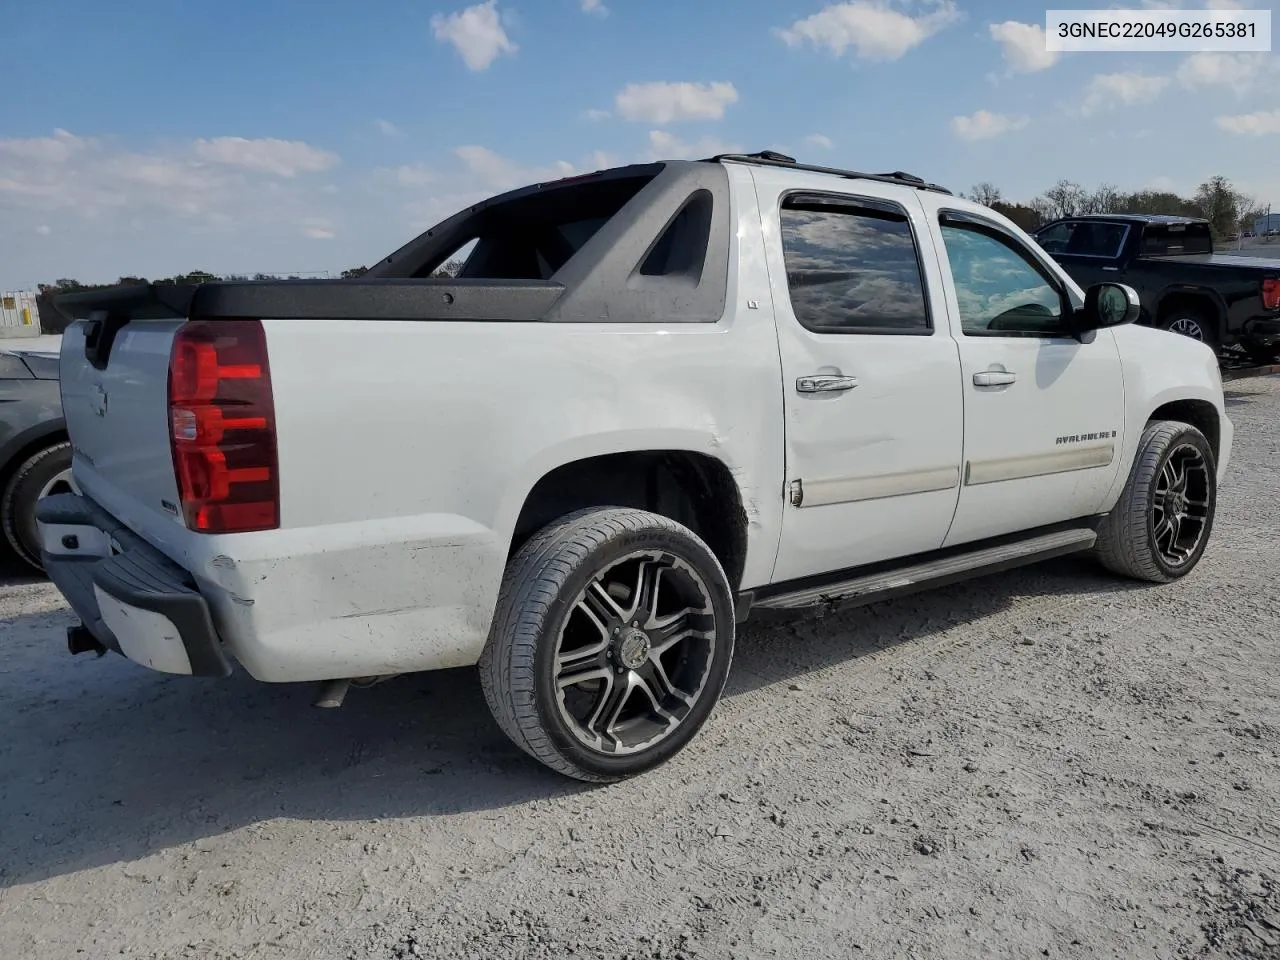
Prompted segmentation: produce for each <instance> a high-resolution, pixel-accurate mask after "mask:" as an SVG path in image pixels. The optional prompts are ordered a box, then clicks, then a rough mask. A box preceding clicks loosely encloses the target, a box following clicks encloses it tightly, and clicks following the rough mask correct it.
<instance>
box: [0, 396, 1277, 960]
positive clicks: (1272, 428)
mask: <svg viewBox="0 0 1280 960" xmlns="http://www.w3.org/2000/svg"><path fill="white" fill-rule="evenodd" d="M1229 395H1230V403H1231V413H1232V417H1233V419H1234V420H1235V422H1236V428H1237V446H1236V451H1235V459H1234V463H1233V466H1232V468H1231V472H1230V476H1229V479H1228V485H1227V486H1226V487H1225V488H1224V490H1223V494H1222V500H1221V504H1220V512H1219V521H1218V526H1217V529H1216V530H1215V536H1214V540H1213V542H1212V543H1211V545H1210V548H1209V552H1208V553H1207V555H1206V557H1205V559H1204V561H1203V563H1202V564H1201V566H1200V567H1199V569H1198V570H1197V572H1196V573H1195V574H1194V575H1193V576H1191V577H1190V578H1189V579H1188V580H1185V581H1183V582H1181V583H1179V584H1175V585H1172V586H1169V587H1161V588H1151V587H1135V586H1133V585H1130V584H1127V583H1122V582H1118V581H1116V580H1113V579H1109V578H1107V577H1106V576H1103V575H1100V574H1099V573H1098V572H1097V571H1096V570H1095V569H1094V568H1093V567H1092V566H1090V565H1089V564H1088V563H1087V562H1086V561H1081V560H1078V559H1071V560H1063V561H1058V562H1054V563H1051V564H1047V565H1043V566H1040V567H1036V568H1032V569H1028V570H1024V571H1019V572H1016V573H1012V574H1001V575H996V576H993V577H990V578H987V579H985V580H981V581H976V582H972V583H970V584H968V585H965V586H960V587H955V588H949V589H945V590H942V591H939V592H936V593H932V594H928V595H924V596H919V597H913V598H908V599H903V600H899V601H896V602H891V603H883V604H878V605H876V606H875V607H873V608H868V609H863V610H858V611H853V612H850V613H847V614H844V615H840V616H834V617H830V618H827V619H825V620H814V621H792V622H789V623H784V624H783V625H781V626H777V625H774V626H769V625H767V624H762V623H757V624H752V625H750V626H749V628H748V629H746V631H745V633H744V635H743V636H742V637H741V640H740V643H739V653H738V657H737V660H736V662H735V665H734V670H733V675H732V677H731V679H730V682H729V690H728V691H727V697H726V699H725V700H724V702H723V703H722V704H721V706H720V708H719V709H718V710H717V712H716V713H715V714H714V716H713V718H712V720H711V722H710V723H709V725H708V726H707V728H706V729H705V730H704V731H703V733H702V734H701V736H700V737H699V738H697V739H696V740H695V741H694V743H693V745H692V746H690V747H689V748H688V749H687V750H686V751H685V752H684V753H682V754H681V755H680V756H679V757H677V758H676V760H675V761H673V762H672V763H670V764H669V765H667V766H666V767H664V768H662V769H661V770H660V771H657V772H655V773H653V774H650V775H648V776H645V777H642V778H639V779H637V780H634V781H630V782H628V783H624V784H620V785H614V786H609V787H604V788H590V787H585V786H581V785H578V784H575V783H572V782H569V781H566V780H563V779H561V778H559V777H557V776H555V775H553V774H550V773H548V772H544V771H543V770H542V768H540V767H538V766H537V765H535V764H534V763H532V762H531V761H529V760H527V759H525V758H524V756H523V755H522V754H520V753H519V752H518V751H517V750H516V749H515V748H514V747H512V746H510V745H509V744H508V743H507V742H506V741H505V740H504V739H503V738H502V737H501V735H500V734H499V732H498V730H497V728H496V726H495V725H494V723H493V722H492V721H491V720H490V718H489V716H488V714H487V713H486V712H485V708H484V705H483V701H482V699H481V695H480V689H479V684H478V682H477V680H476V678H475V676H474V675H473V672H472V671H456V672H451V673H448V674H435V675H425V676H420V677H412V678H404V679H400V680H397V681H394V682H391V683H388V684H386V685H384V686H381V687H378V688H375V689H373V690H368V691H353V692H352V694H351V695H350V697H349V698H348V701H347V705H346V706H345V707H344V708H343V709H342V710H338V711H321V710H312V709H310V708H309V707H308V706H307V703H308V699H309V694H310V693H311V692H312V691H311V690H309V689H290V688H284V689H282V688H273V687H269V686H265V685H259V684H255V683H254V682H253V681H251V680H249V679H247V678H245V677H243V676H240V675H237V676H236V677H233V678H232V679H230V680H227V681H221V682H203V681H193V680H189V679H186V680H184V679H178V678H166V677H163V676H159V675H156V674H152V673H148V672H146V671H144V670H142V669H141V668H138V667H135V666H133V665H131V664H130V663H128V662H127V661H125V660H123V659H121V658H118V657H108V658H105V659H102V660H94V659H92V658H87V659H86V658H85V657H80V658H76V659H71V658H70V657H69V656H67V655H66V653H65V652H64V648H63V646H62V644H63V639H62V635H61V630H62V627H63V625H64V624H66V623H67V622H68V618H67V615H66V613H65V610H64V607H63V604H62V603H61V601H60V599H59V597H58V595H57V593H56V592H55V591H53V590H52V589H51V588H50V587H49V586H48V585H45V584H41V583H26V584H24V583H22V582H20V581H10V583H9V584H8V585H7V586H5V587H3V588H2V589H0V623H3V630H2V635H3V638H4V644H5V649H4V656H3V659H2V660H0V730H3V731H4V733H3V736H2V737H0V836H2V842H0V944H3V945H4V949H3V955H4V957H5V958H6V960H8V958H10V957H13V958H19V957H21V958H26V957H32V958H36V957H38V958H40V960H58V958H63V957H66V958H74V957H92V958H105V957H112V956H129V957H149V958H158V957H166V958H167V957H180V958H186V957H191V958H231V957H236V958H278V957H287V958H293V957H299V958H301V957H306V958H312V957H315V958H330V957H333V958H339V960H342V958H348V957H350V958H361V960H363V958H393V957H405V956H419V955H420V956H435V957H442V958H450V960H452V958H469V957H477V958H480V957H484V958H490V957H498V956H510V957H538V958H543V957H546V958H552V957H554V958H563V957H596V956H601V957H603V956H607V957H628V956H629V957H636V958H639V957H645V958H669V960H670V958H677V957H687V958H695V957H696V958H722V957H724V958H727V957H782V958H796V960H800V958H805V960H809V958H813V957H831V956H839V957H864V956H865V957H895V958H896V957H903V958H912V957H914V958H920V960H923V958H932V957H936V958H946V960H954V958H969V957H972V958H983V960H986V958H1003V957H1019V958H1026V957H1039V956H1049V957H1078V958H1082V960H1083V958H1090V960H1092V958H1099V957H1117V958H1125V960H1130V958H1173V957H1230V958H1244V957H1251V958H1253V957H1270V958H1275V957H1280V802H1277V799H1276V787H1277V785H1278V784H1280V762H1278V761H1280V758H1278V757H1277V752H1278V748H1280V699H1278V694H1280V648H1278V646H1277V640H1280V591H1277V590H1276V587H1275V582H1276V581H1275V571H1276V569H1277V567H1278V566H1280V538H1278V537H1277V535H1276V530H1277V528H1280V497H1277V487H1278V486H1280V472H1278V471H1277V467H1276V465H1277V462H1280V461H1278V460H1277V456H1278V455H1280V379H1277V378H1269V379H1258V380H1250V381H1240V382H1237V383H1234V384H1231V385H1230V388H1229Z"/></svg>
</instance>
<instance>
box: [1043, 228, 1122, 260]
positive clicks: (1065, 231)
mask: <svg viewBox="0 0 1280 960" xmlns="http://www.w3.org/2000/svg"><path fill="white" fill-rule="evenodd" d="M1124 238H1125V225H1124V224H1123V223H1107V222H1104V221H1092V220H1072V221H1068V222H1066V223H1058V224H1054V225H1053V226H1052V227H1050V228H1048V229H1047V230H1045V231H1044V232H1043V233H1041V234H1040V235H1039V236H1038V237H1036V242H1037V243H1039V244H1040V246H1041V247H1043V248H1044V250H1045V251H1046V252H1047V253H1062V254H1068V255H1074V256H1078V257H1108V258H1113V257H1118V256H1120V247H1121V246H1122V245H1123V244H1124Z"/></svg>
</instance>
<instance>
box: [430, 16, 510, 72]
mask: <svg viewBox="0 0 1280 960" xmlns="http://www.w3.org/2000/svg"><path fill="white" fill-rule="evenodd" d="M431 29H432V31H433V32H434V33H435V36H436V39H437V40H439V41H441V42H442V43H450V44H452V45H453V48H454V49H455V50H457V51H458V54H459V55H460V56H461V57H462V62H463V63H465V64H466V65H467V69H469V70H487V69H488V68H489V67H490V66H491V65H492V64H493V62H494V61H495V60H497V59H498V58H499V57H500V56H502V55H503V54H513V53H515V52H516V51H517V50H519V49H520V48H519V47H518V46H516V44H515V43H514V42H512V40H511V38H510V37H508V36H507V31H506V30H505V29H504V28H503V26H502V18H501V17H499V15H498V5H497V0H485V2H484V3H478V4H476V5H475V6H474V7H467V8H466V9H465V10H460V11H459V12H457V13H451V14H448V15H447V16H446V15H444V14H439V13H438V14H436V15H435V16H433V17H432V18H431Z"/></svg>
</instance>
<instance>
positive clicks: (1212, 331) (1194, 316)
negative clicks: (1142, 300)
mask: <svg viewBox="0 0 1280 960" xmlns="http://www.w3.org/2000/svg"><path fill="white" fill-rule="evenodd" d="M1160 328H1161V329H1162V330H1168V331H1169V332H1170V333H1177V334H1180V335H1181V336H1184V337H1190V338H1191V339H1192V340H1199V341H1200V342H1201V343H1203V344H1204V345H1205V346H1207V347H1208V348H1209V349H1210V350H1212V351H1213V352H1214V354H1217V353H1218V352H1219V346H1220V344H1219V338H1218V326H1217V324H1216V323H1214V322H1213V320H1211V319H1210V318H1209V317H1208V316H1207V315H1206V314H1204V313H1203V312H1201V311H1199V310H1195V309H1187V308H1178V309H1177V310H1175V311H1174V312H1173V313H1171V314H1170V315H1169V316H1167V317H1165V318H1164V320H1162V321H1161V322H1160Z"/></svg>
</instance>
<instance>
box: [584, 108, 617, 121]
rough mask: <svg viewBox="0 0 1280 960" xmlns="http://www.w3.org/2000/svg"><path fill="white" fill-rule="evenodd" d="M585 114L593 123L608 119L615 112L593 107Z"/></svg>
mask: <svg viewBox="0 0 1280 960" xmlns="http://www.w3.org/2000/svg"><path fill="white" fill-rule="evenodd" d="M583 116H584V117H586V118H587V119H588V120H590V121H592V122H593V123H599V122H600V121H601V120H608V119H609V118H610V117H611V116H613V114H611V113H610V112H609V111H608V110H598V109H591V110H588V111H586V113H584V114H583Z"/></svg>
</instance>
